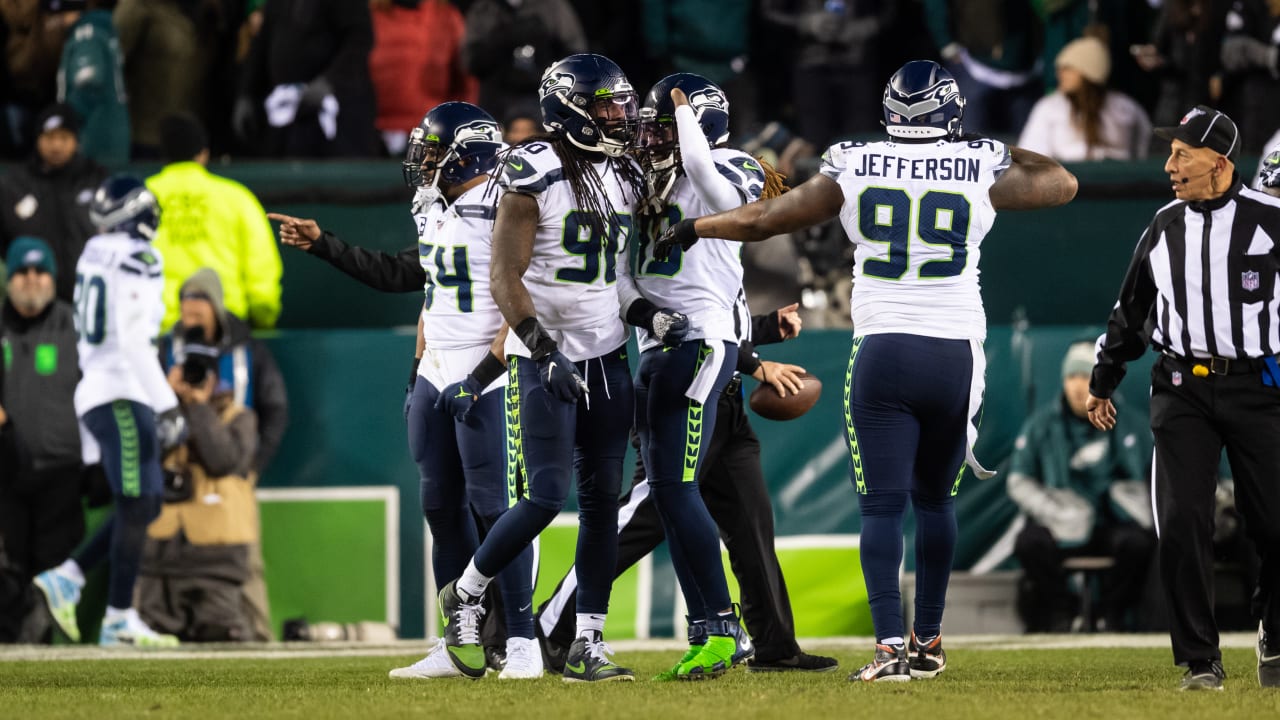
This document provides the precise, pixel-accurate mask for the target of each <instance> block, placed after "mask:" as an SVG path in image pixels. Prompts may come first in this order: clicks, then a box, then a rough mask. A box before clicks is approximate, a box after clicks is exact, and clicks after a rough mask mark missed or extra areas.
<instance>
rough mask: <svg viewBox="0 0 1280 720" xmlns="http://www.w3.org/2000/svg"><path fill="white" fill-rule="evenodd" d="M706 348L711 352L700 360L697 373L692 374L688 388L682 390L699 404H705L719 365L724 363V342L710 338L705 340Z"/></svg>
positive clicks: (718, 373) (717, 375)
mask: <svg viewBox="0 0 1280 720" xmlns="http://www.w3.org/2000/svg"><path fill="white" fill-rule="evenodd" d="M704 342H706V341H704ZM707 348H708V349H709V350H710V351H711V352H710V353H709V354H708V355H707V357H706V359H705V360H703V361H702V367H700V368H698V374H697V375H694V376H693V382H692V383H690V384H689V389H688V390H685V391H684V396H685V397H687V398H689V399H690V400H696V401H697V402H698V403H699V404H700V405H706V404H707V396H709V395H710V394H711V390H712V389H713V388H714V387H715V384H716V378H717V377H719V376H720V366H721V365H723V364H724V343H722V342H717V341H715V340H712V341H710V342H707Z"/></svg>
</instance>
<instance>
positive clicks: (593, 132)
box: [538, 53, 640, 157]
mask: <svg viewBox="0 0 1280 720" xmlns="http://www.w3.org/2000/svg"><path fill="white" fill-rule="evenodd" d="M538 104H539V106H541V108H542V125H543V127H545V128H546V129H547V131H548V132H551V133H555V134H557V135H559V136H561V137H563V138H565V139H566V140H568V141H569V142H570V143H572V144H573V145H574V146H575V147H577V148H579V149H581V150H585V151H587V152H593V153H603V154H604V155H607V156H609V157H619V156H621V155H622V154H623V153H625V152H626V151H627V150H629V149H630V147H631V143H632V141H633V140H634V138H635V134H636V129H637V127H638V125H639V116H640V112H639V111H640V106H639V102H638V99H637V98H636V93H635V90H634V89H633V88H632V87H631V82H630V81H629V80H627V76H626V74H625V73H623V72H622V68H620V67H618V66H617V64H616V63H614V62H613V61H612V60H610V59H609V58H607V57H604V56H603V55H594V54H590V53H584V54H579V55H570V56H569V57H567V58H564V59H563V60H560V61H559V62H556V63H554V64H552V65H551V67H548V68H547V70H546V72H544V73H543V74H542V85H541V86H539V88H538Z"/></svg>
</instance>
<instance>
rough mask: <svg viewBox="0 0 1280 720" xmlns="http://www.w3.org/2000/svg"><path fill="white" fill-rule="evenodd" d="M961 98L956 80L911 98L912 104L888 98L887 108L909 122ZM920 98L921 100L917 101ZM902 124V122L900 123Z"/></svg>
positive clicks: (939, 84)
mask: <svg viewBox="0 0 1280 720" xmlns="http://www.w3.org/2000/svg"><path fill="white" fill-rule="evenodd" d="M959 97H960V88H959V87H958V86H957V85H956V82H955V81H954V80H942V81H940V82H939V83H937V84H936V85H934V86H933V87H930V88H927V89H925V90H923V91H921V92H919V93H915V94H914V95H912V96H909V97H908V99H909V100H911V102H910V103H907V102H903V101H901V100H898V99H897V98H892V97H887V98H885V100H884V104H885V107H886V108H888V110H889V111H890V112H891V113H893V114H894V115H898V116H901V117H902V118H906V119H907V120H911V119H912V118H917V117H920V116H921V115H928V114H929V113H932V112H936V111H937V110H938V108H941V107H942V106H944V105H946V104H947V103H949V102H951V101H953V100H956V99H958V98H959ZM916 98H919V99H916ZM900 122H901V121H900Z"/></svg>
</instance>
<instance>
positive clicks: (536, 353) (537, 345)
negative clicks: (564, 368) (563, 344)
mask: <svg viewBox="0 0 1280 720" xmlns="http://www.w3.org/2000/svg"><path fill="white" fill-rule="evenodd" d="M516 337H518V338H520V342H522V343H524V346H525V347H527V348H529V359H530V360H533V361H534V362H537V361H538V360H541V359H542V358H544V357H546V356H548V355H550V354H551V353H553V352H555V351H556V349H557V345H556V341H555V340H552V339H551V336H550V335H548V334H547V331H546V330H545V329H543V327H542V323H540V322H538V318H535V317H527V318H525V319H524V320H521V321H520V324H519V325H517V326H516Z"/></svg>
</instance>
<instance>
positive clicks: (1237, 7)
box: [1221, 0, 1280, 154]
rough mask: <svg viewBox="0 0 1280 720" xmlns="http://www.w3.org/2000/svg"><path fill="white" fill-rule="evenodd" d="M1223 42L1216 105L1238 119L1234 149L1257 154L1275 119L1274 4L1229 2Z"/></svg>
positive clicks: (1279, 111)
mask: <svg viewBox="0 0 1280 720" xmlns="http://www.w3.org/2000/svg"><path fill="white" fill-rule="evenodd" d="M1226 32H1227V34H1226V38H1225V39H1224V40H1223V43H1222V52H1221V60H1222V67H1223V70H1224V71H1225V72H1226V76H1225V77H1224V79H1223V88H1222V93H1223V94H1222V104H1223V105H1224V106H1227V107H1229V108H1232V109H1231V110H1229V111H1228V112H1230V113H1231V116H1232V117H1237V118H1239V119H1240V143H1241V145H1240V147H1241V149H1242V150H1243V152H1245V153H1250V154H1252V153H1261V152H1263V151H1265V150H1268V149H1270V148H1271V147H1272V146H1271V145H1264V144H1263V143H1264V141H1265V140H1266V138H1267V136H1268V135H1269V134H1270V133H1271V132H1272V131H1273V130H1274V129H1275V126H1276V123H1277V121H1280V67H1277V62H1276V55H1277V51H1276V43H1278V42H1280V2H1277V1H1276V0H1235V2H1233V3H1232V4H1231V8H1230V10H1229V11H1228V12H1227V16H1226Z"/></svg>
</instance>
